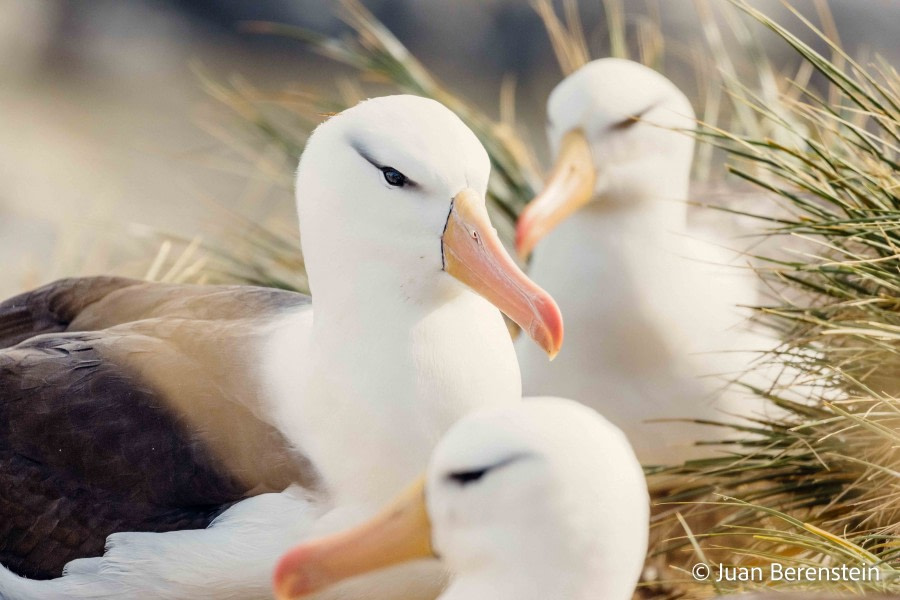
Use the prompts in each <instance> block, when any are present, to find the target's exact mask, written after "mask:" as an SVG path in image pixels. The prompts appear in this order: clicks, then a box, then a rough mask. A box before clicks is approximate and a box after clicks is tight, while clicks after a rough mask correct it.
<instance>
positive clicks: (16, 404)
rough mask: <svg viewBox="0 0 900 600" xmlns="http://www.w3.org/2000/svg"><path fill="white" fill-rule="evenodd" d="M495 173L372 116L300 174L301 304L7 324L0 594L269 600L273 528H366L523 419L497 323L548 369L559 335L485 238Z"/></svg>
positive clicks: (412, 119) (39, 313)
mask: <svg viewBox="0 0 900 600" xmlns="http://www.w3.org/2000/svg"><path fill="white" fill-rule="evenodd" d="M489 170H490V166H489V161H488V157H487V154H486V152H485V151H484V148H483V147H482V146H481V144H480V143H479V142H478V140H477V138H476V137H475V136H474V134H473V133H472V132H471V131H470V130H469V129H468V128H467V127H466V126H465V125H464V124H463V123H462V122H461V121H460V120H459V119H458V118H457V117H456V116H455V115H454V114H453V113H452V112H450V111H449V110H448V109H446V108H445V107H443V106H442V105H441V104H439V103H437V102H434V101H431V100H426V99H423V98H418V97H414V96H390V97H383V98H376V99H371V100H368V101H365V102H362V103H360V104H358V105H357V106H355V107H353V108H351V109H348V110H346V111H344V112H342V113H340V114H338V115H337V116H334V117H332V118H330V119H329V120H327V121H326V122H324V123H323V124H322V125H320V126H319V127H318V128H317V129H316V131H315V132H314V134H313V135H312V136H311V137H310V139H309V142H308V144H307V147H306V149H305V150H304V152H303V155H302V157H301V161H300V166H299V169H298V173H297V181H296V191H297V209H298V216H299V222H300V226H301V229H302V231H303V236H302V249H303V253H304V256H305V260H306V265H307V269H308V275H309V283H310V288H311V290H312V299H310V298H308V297H305V296H303V295H300V294H296V293H290V292H286V291H279V290H272V289H262V288H253V287H241V286H198V285H169V284H157V283H146V282H140V281H135V280H129V279H121V278H109V277H97V278H85V279H70V280H64V281H60V282H56V283H53V284H50V285H48V286H45V287H43V288H40V289H37V290H34V291H32V292H29V293H26V294H23V295H21V296H18V297H15V298H12V299H11V300H8V301H6V302H4V303H2V304H0V347H2V350H0V564H2V565H4V566H5V567H6V568H0V597H3V598H4V599H6V600H9V599H15V598H60V597H122V598H126V597H135V594H139V595H140V594H142V595H145V596H148V597H161V598H182V597H191V598H206V597H211V598H224V597H236V598H238V597H239V598H248V597H256V596H265V595H266V594H267V593H268V591H269V584H268V579H269V577H268V573H269V571H270V569H271V568H272V565H273V564H274V561H275V559H276V558H277V556H278V554H279V553H280V552H281V551H283V550H284V547H279V543H281V538H279V536H278V535H277V533H278V532H279V531H283V530H287V533H289V534H290V535H292V536H293V538H292V539H294V540H296V539H297V538H296V531H293V530H290V528H287V527H285V526H284V524H283V521H282V520H281V518H280V517H281V516H282V515H283V514H286V513H289V514H292V515H295V516H296V515H298V514H303V515H304V516H305V519H306V520H305V521H304V523H305V525H304V527H305V528H309V529H310V531H316V527H321V528H323V529H328V528H329V527H337V526H338V525H341V524H346V523H348V522H353V521H354V520H359V519H361V518H363V517H364V516H367V515H368V513H370V512H371V511H373V510H374V509H375V508H377V506H378V505H380V504H381V503H382V502H384V501H385V500H387V499H388V498H389V497H390V496H392V495H393V494H394V493H395V492H396V490H398V489H400V487H401V486H402V485H403V483H404V482H406V481H407V480H409V479H410V478H411V477H413V476H414V474H416V473H418V472H420V471H421V470H422V469H423V468H424V466H425V465H426V463H427V460H428V457H429V456H430V454H431V451H432V449H433V447H434V445H435V444H436V443H437V441H438V440H439V439H440V438H441V436H442V435H443V433H444V432H445V431H446V430H447V429H448V428H449V427H450V426H451V425H452V424H453V423H454V422H455V421H457V420H458V419H459V418H460V417H461V416H462V415H464V414H466V413H468V412H469V411H470V410H472V409H474V408H476V407H481V406H484V405H503V404H508V403H512V402H516V401H518V400H520V398H521V381H520V375H519V369H518V365H517V361H516V356H515V352H514V349H513V346H512V342H511V340H510V337H509V334H508V330H507V328H506V326H505V324H504V322H503V319H502V316H501V314H500V311H503V312H504V313H505V314H506V315H507V316H509V317H510V318H511V319H512V320H514V321H515V322H517V323H518V324H519V325H521V326H522V328H523V329H524V330H525V331H527V332H528V333H529V334H530V335H531V336H532V337H533V338H534V339H535V340H536V341H537V343H538V344H539V345H540V346H541V347H542V348H543V349H544V351H545V352H546V353H547V354H549V355H551V356H552V355H554V354H556V353H557V352H558V350H559V347H560V344H561V343H562V334H563V330H562V320H561V316H560V313H559V310H558V308H557V306H556V304H555V302H554V301H553V299H552V298H551V297H550V296H549V295H548V294H547V293H546V292H544V291H543V290H541V289H540V288H539V287H538V286H536V285H535V284H534V283H532V282H531V281H530V280H529V279H528V278H527V277H526V276H525V275H524V274H523V273H522V272H521V271H520V270H519V269H518V268H517V267H516V265H515V263H514V261H513V260H512V259H511V257H510V256H509V255H508V254H507V253H506V252H505V250H504V249H503V246H502V244H501V242H500V240H499V238H498V236H497V234H496V231H495V230H494V229H493V228H492V226H491V223H490V221H489V218H488V215H487V211H486V208H485V204H484V194H485V190H486V186H487V180H488V175H489ZM498 309H500V310H498ZM210 524H212V526H211V527H208V528H207V526H209V525H210ZM267 527H268V529H267ZM204 528H206V529H204ZM185 530H188V531H185ZM259 532H262V533H261V534H260V533H259ZM261 535H262V536H263V537H264V538H265V539H264V540H262V541H260V536H261ZM254 536H256V537H254ZM257 542H259V544H257ZM284 543H285V544H287V541H285V542H284ZM104 547H106V549H107V553H106V555H105V556H102V557H101V555H102V554H103V552H104ZM285 547H287V546H285ZM66 565H68V566H67V567H66V570H65V576H64V577H60V575H62V574H63V567H64V566H66ZM420 571H421V570H420ZM48 579H49V580H48ZM439 579H440V578H439V571H438V570H437V569H436V568H431V569H430V570H428V569H426V570H425V572H424V574H423V573H422V572H418V574H417V575H416V577H412V578H406V579H404V578H403V577H399V578H388V580H387V584H386V585H385V587H383V588H377V587H375V588H372V587H370V588H369V589H367V590H366V592H367V593H366V594H365V595H364V597H367V598H377V597H380V596H379V590H381V592H382V593H383V595H385V596H387V597H393V596H394V595H396V593H391V592H390V591H389V590H390V589H391V585H396V586H400V587H399V588H398V589H401V590H403V591H404V593H408V597H410V598H419V597H422V598H427V597H433V596H434V595H435V593H436V592H435V590H436V589H437V588H436V586H437V585H438V584H439ZM41 580H48V581H41ZM395 592H396V589H395Z"/></svg>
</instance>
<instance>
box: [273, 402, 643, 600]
mask: <svg viewBox="0 0 900 600" xmlns="http://www.w3.org/2000/svg"><path fill="white" fill-rule="evenodd" d="M648 520H649V498H648V495H647V487H646V484H645V481H644V476H643V472H642V471H641V468H640V465H639V464H638V462H637V459H636V458H635V456H634V453H633V452H632V450H631V447H630V446H629V445H628V442H627V441H626V439H625V436H624V435H623V434H622V433H621V432H620V431H619V430H618V429H616V428H615V427H614V426H612V425H611V424H609V423H608V422H607V421H605V420H604V419H602V418H601V417H600V416H599V415H597V414H596V413H595V412H593V411H592V410H590V409H588V408H586V407H584V406H582V405H580V404H577V403H574V402H571V401H568V400H560V399H555V398H542V399H534V400H529V401H526V402H524V403H522V404H517V405H513V406H507V407H503V408H499V409H496V408H494V409H487V410H482V411H479V412H476V413H474V414H472V415H470V416H468V417H465V418H464V419H462V420H461V421H459V422H458V423H457V424H456V425H455V426H454V427H453V428H452V429H451V430H450V431H449V432H448V433H447V435H446V436H445V437H444V438H443V440H442V441H441V442H440V444H439V445H438V447H437V449H436V450H435V453H434V455H433V457H432V460H431V463H430V466H429V468H428V471H427V474H426V477H425V478H424V479H423V480H422V481H420V482H418V483H416V484H414V485H413V486H411V487H410V488H409V489H408V490H407V491H406V492H404V493H403V494H402V495H401V497H400V498H399V499H398V500H397V501H396V502H395V503H394V504H392V505H391V506H390V507H389V508H387V509H386V510H385V511H383V512H382V513H381V514H380V515H379V516H377V517H376V518H375V519H373V520H372V521H370V522H368V523H366V524H364V525H362V526H360V527H358V528H356V529H354V530H351V531H348V532H344V533H340V534H337V535H334V536H331V537H328V538H324V539H321V540H318V541H313V542H309V543H306V544H303V545H301V546H299V547H297V548H295V549H293V550H291V551H290V552H288V553H287V554H286V555H285V556H284V557H283V558H282V560H281V562H280V564H279V566H278V568H277V570H276V573H275V593H276V596H277V597H278V598H280V599H282V600H283V599H287V598H299V597H303V596H305V595H308V594H312V593H315V592H316V591H318V590H321V589H323V588H325V587H327V586H328V585H330V584H332V583H335V582H336V581H339V580H342V579H344V578H347V577H351V576H354V575H357V574H361V573H364V572H367V571H371V570H373V569H379V568H384V567H387V566H390V565H394V564H397V563H401V562H406V561H410V560H414V559H416V558H422V557H427V556H432V555H436V556H439V557H440V558H441V559H442V561H444V563H445V564H446V566H447V567H448V568H449V569H450V571H451V572H452V573H454V580H453V582H452V583H451V585H450V587H449V588H448V590H447V591H446V592H445V594H444V596H442V598H443V599H446V600H450V599H457V598H458V599H462V598H466V599H469V600H482V599H484V600H487V599H488V598H490V599H493V600H507V599H509V600H511V599H513V598H515V599H517V600H529V599H531V598H535V599H537V598H567V599H569V600H581V599H585V600H587V599H589V598H591V599H593V598H604V599H606V600H622V599H625V598H630V597H631V594H632V592H633V590H634V586H635V584H636V582H637V579H638V576H639V574H640V571H641V568H642V566H643V561H644V556H645V553H646V548H647V534H648Z"/></svg>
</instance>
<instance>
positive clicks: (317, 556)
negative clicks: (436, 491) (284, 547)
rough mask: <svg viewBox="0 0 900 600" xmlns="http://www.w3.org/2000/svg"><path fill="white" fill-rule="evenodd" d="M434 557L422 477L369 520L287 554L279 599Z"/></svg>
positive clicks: (277, 584)
mask: <svg viewBox="0 0 900 600" xmlns="http://www.w3.org/2000/svg"><path fill="white" fill-rule="evenodd" d="M433 556H434V551H433V550H432V548H431V522H430V521H429V519H428V513H427V510H426V508H425V479H424V477H423V478H421V479H419V480H418V481H416V482H415V483H414V484H413V485H411V486H410V487H409V488H407V490H406V491H405V492H403V493H402V494H400V496H399V497H398V498H397V499H396V500H395V501H394V503H393V504H391V505H390V506H389V507H388V508H386V509H385V510H384V511H383V512H381V513H380V514H379V515H377V516H376V517H375V518H373V519H372V520H371V521H368V522H367V523H363V524H362V525H360V526H358V527H356V528H355V529H351V530H349V531H344V532H342V533H337V534H334V535H332V536H329V537H325V538H322V539H319V540H314V541H311V542H307V543H305V544H301V545H300V546H297V547H296V548H294V549H292V550H289V551H288V552H287V553H286V554H285V555H284V556H282V557H281V560H280V561H279V562H278V566H277V567H276V569H275V578H274V582H273V583H274V592H275V597H276V598H277V599H278V600H289V599H290V600H293V599H294V598H303V597H305V596H308V595H310V594H314V593H315V592H317V591H320V590H322V589H325V588H326V587H328V586H330V585H332V584H335V583H337V582H339V581H341V580H343V579H347V578H348V577H353V576H355V575H362V574H363V573H368V572H370V571H374V570H376V569H383V568H385V567H390V566H392V565H397V564H400V563H404V562H408V561H411V560H415V559H418V558H428V557H433Z"/></svg>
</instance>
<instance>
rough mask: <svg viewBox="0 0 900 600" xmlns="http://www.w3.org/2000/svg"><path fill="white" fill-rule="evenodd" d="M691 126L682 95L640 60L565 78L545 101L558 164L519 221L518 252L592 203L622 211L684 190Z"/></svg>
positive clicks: (601, 63) (591, 66)
mask: <svg viewBox="0 0 900 600" xmlns="http://www.w3.org/2000/svg"><path fill="white" fill-rule="evenodd" d="M695 127H696V120H695V117H694V110H693V108H691V104H690V102H689V101H688V99H687V97H686V96H685V95H684V94H683V93H682V92H681V90H679V89H678V88H677V87H676V86H675V84H673V83H672V82H671V81H669V80H668V79H666V78H665V77H663V76H662V75H660V74H659V73H657V72H656V71H654V70H653V69H650V68H649V67H645V66H644V65H641V64H639V63H636V62H632V61H628V60H623V59H618V58H604V59H600V60H595V61H592V62H590V63H588V64H586V65H584V66H583V67H581V68H580V69H578V70H577V71H575V72H574V73H572V74H571V75H569V76H568V77H566V78H565V79H564V80H563V81H562V82H560V83H559V84H558V85H557V86H556V88H555V89H554V90H553V92H552V93H551V94H550V99H549V101H548V103H547V134H548V137H549V140H550V146H551V149H552V151H553V153H554V155H555V157H556V160H555V164H554V166H553V169H552V170H551V172H550V175H549V177H548V178H547V182H546V184H545V185H544V189H543V190H542V191H541V193H540V194H538V196H536V197H535V198H534V200H532V201H531V202H530V203H529V205H528V206H527V207H526V208H525V210H524V211H523V213H522V215H521V217H520V218H519V222H518V226H517V230H516V249H517V251H518V253H519V255H520V256H527V255H528V254H530V253H531V251H532V250H533V249H534V247H535V246H536V245H537V243H538V242H539V241H540V240H541V239H542V238H543V237H544V236H545V235H546V234H547V233H549V232H550V231H551V230H552V229H553V228H554V227H556V226H557V225H559V224H560V223H561V222H562V221H564V220H565V219H566V218H568V217H569V216H571V215H572V214H573V213H575V212H576V211H577V210H578V209H579V208H581V207H582V206H584V205H585V204H587V203H588V202H590V201H591V200H595V201H597V202H601V203H603V204H604V206H606V207H608V208H610V209H612V210H621V209H628V208H629V207H635V206H638V205H640V203H641V202H642V201H643V200H645V199H648V198H650V199H652V198H653V197H655V196H657V195H659V194H660V190H663V191H664V193H665V191H666V190H679V189H686V186H687V182H688V179H689V177H690V168H691V162H692V160H693V151H694V140H693V137H692V136H691V135H690V134H689V133H687V132H689V131H692V130H693V129H694V128H695ZM674 196H675V197H677V196H678V192H675V194H674ZM680 200H683V198H680Z"/></svg>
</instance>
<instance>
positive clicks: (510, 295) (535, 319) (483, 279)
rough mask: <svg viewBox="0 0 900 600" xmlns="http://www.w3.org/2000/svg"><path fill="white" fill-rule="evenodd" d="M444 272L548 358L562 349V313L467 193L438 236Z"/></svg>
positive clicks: (476, 199)
mask: <svg viewBox="0 0 900 600" xmlns="http://www.w3.org/2000/svg"><path fill="white" fill-rule="evenodd" d="M442 246H443V252H444V270H445V271H446V272H447V273H449V274H450V275H452V276H453V277H455V278H456V279H458V280H460V281H461V282H463V283H464V284H466V285H467V286H469V287H470V288H472V289H473V290H475V291H476V292H478V293H479V294H481V295H482V296H484V298H485V299H487V300H488V301H489V302H490V303H491V304H493V305H494V306H496V307H497V308H498V309H500V311H501V312H502V313H504V314H505V315H506V316H508V317H509V318H510V319H512V320H513V321H515V322H516V323H517V324H518V325H519V327H521V328H522V330H523V331H526V332H528V335H530V336H531V337H532V339H534V341H535V342H537V343H538V345H539V346H540V347H541V348H543V349H544V350H545V351H546V352H547V354H548V355H549V356H550V358H551V359H553V357H555V356H556V354H557V353H558V352H559V349H560V347H561V346H562V341H563V322H562V314H561V313H560V312H559V307H558V306H557V305H556V302H555V301H554V300H553V298H552V297H551V296H550V294H548V293H547V292H545V291H544V290H543V289H541V288H540V287H538V285H537V284H536V283H534V282H533V281H532V280H531V279H529V278H528V276H526V275H525V273H523V272H522V270H521V269H519V267H518V266H516V263H515V262H514V261H513V259H512V257H510V256H509V254H508V253H507V252H506V249H504V248H503V244H502V243H501V242H500V237H499V236H498V235H497V231H496V230H495V229H494V227H493V226H492V225H491V221H490V219H489V218H488V213H487V209H486V208H485V206H484V200H483V199H482V198H481V197H480V196H479V195H478V194H476V193H475V192H474V191H472V190H470V189H465V190H463V191H461V192H460V193H459V194H457V195H456V197H454V198H453V204H452V207H451V209H450V214H449V215H448V216H447V225H446V227H445V228H444V235H443V237H442Z"/></svg>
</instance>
